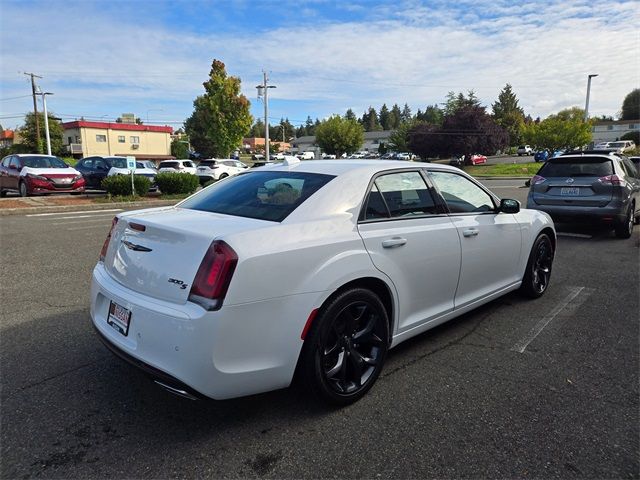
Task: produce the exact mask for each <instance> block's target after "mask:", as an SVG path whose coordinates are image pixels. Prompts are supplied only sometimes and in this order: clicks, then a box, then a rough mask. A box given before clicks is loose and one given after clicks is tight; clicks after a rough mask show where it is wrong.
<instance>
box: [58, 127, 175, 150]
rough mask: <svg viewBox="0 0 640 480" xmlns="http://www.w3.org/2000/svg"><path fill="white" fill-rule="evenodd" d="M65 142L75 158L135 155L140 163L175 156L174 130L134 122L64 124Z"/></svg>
mask: <svg viewBox="0 0 640 480" xmlns="http://www.w3.org/2000/svg"><path fill="white" fill-rule="evenodd" d="M62 126H63V127H64V137H63V142H64V145H65V146H66V148H67V150H68V151H69V153H70V154H71V155H73V156H74V157H78V158H82V157H88V156H91V155H100V156H123V157H124V156H134V157H136V158H137V159H139V160H166V159H171V158H173V157H172V156H171V134H172V133H173V128H171V127H160V126H155V125H138V124H130V123H111V122H88V121H85V120H78V121H74V122H66V123H63V124H62Z"/></svg>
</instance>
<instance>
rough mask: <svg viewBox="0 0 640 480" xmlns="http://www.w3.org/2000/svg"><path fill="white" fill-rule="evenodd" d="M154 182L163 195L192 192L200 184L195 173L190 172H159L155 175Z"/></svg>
mask: <svg viewBox="0 0 640 480" xmlns="http://www.w3.org/2000/svg"><path fill="white" fill-rule="evenodd" d="M156 183H157V184H158V188H159V189H160V191H161V192H162V193H163V194H165V195H174V194H176V193H193V192H195V191H196V189H197V188H198V185H200V181H199V180H198V177H197V175H191V174H190V173H164V172H163V173H159V174H158V175H156Z"/></svg>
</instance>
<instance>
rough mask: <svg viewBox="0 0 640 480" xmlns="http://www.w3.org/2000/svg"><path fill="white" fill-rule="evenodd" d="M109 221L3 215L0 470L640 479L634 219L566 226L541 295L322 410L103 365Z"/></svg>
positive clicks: (13, 474)
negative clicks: (224, 397) (196, 397)
mask: <svg viewBox="0 0 640 480" xmlns="http://www.w3.org/2000/svg"><path fill="white" fill-rule="evenodd" d="M486 183H487V184H488V185H489V186H490V187H492V188H494V191H495V192H496V193H497V194H498V195H500V196H502V197H514V198H518V199H520V200H522V199H523V198H524V197H523V196H524V195H526V189H523V188H519V186H520V183H522V182H520V181H512V182H510V181H507V180H504V181H495V182H492V181H487V182H486ZM115 213H116V212H114V211H104V210H103V211H101V212H85V211H80V212H64V213H57V214H46V215H41V214H38V215H37V216H25V215H14V216H11V217H2V218H0V265H1V266H2V274H1V275H2V277H1V279H2V280H1V282H0V293H1V305H2V308H1V314H2V317H1V319H0V332H1V335H0V343H1V348H0V369H1V370H0V373H1V387H2V388H1V392H0V401H1V403H0V408H1V412H0V413H1V415H0V422H1V423H0V429H1V432H0V433H1V437H0V440H1V441H0V443H1V446H0V476H1V477H2V478H18V477H30V478H33V477H35V478H69V477H75V478H104V477H109V478H167V477H214V478H238V477H247V478H258V477H260V478H302V477H304V478H319V477H322V478H461V477H466V478H469V477H473V478H489V477H490V478H495V477H500V478H534V477H537V478H540V477H543V478H638V477H639V476H640V462H639V458H640V455H639V453H640V445H639V438H640V427H639V425H640V421H639V420H640V419H639V412H640V408H639V407H640V402H639V393H640V389H639V381H638V371H640V364H639V361H640V360H639V358H640V355H639V352H640V346H639V341H638V339H639V338H640V326H639V325H640V318H639V312H640V290H639V288H640V287H639V285H640V271H639V270H640V269H639V268H638V265H639V264H640V231H639V230H640V229H636V231H635V232H634V235H633V237H632V238H631V239H629V240H618V239H616V238H615V237H614V236H613V234H612V233H610V232H606V231H601V230H597V229H593V228H588V227H582V228H564V227H563V232H562V234H561V236H560V237H559V241H558V251H557V256H556V261H555V264H554V271H553V276H552V283H551V286H550V289H549V290H548V292H547V294H546V295H545V296H544V297H543V298H541V299H539V300H536V301H530V300H525V299H522V298H521V297H519V296H518V295H517V294H515V293H514V294H509V295H507V296H505V297H503V298H501V299H499V300H497V301H494V302H492V303H490V304H488V305H485V306H484V307H482V308H480V309H479V310H476V311H475V312H472V313H469V314H467V315H464V316H462V317H460V318H458V319H456V320H453V321H451V322H449V323H447V324H445V325H442V326H440V327H438V328H436V329H434V330H432V331H430V332H427V333H426V334H423V335H421V336H419V337H417V338H414V339H412V340H409V341H407V342H405V343H403V344H401V345H400V346H399V347H398V348H397V349H394V350H392V351H391V353H390V356H389V358H388V361H387V364H386V366H385V369H384V371H383V373H382V376H381V378H380V379H379V380H378V382H377V384H376V386H375V387H374V388H373V390H372V391H371V392H370V393H369V394H368V395H367V396H366V397H365V398H364V399H362V400H361V401H360V402H358V403H356V404H354V405H352V406H350V407H348V408H344V409H341V410H334V409H328V408H325V407H323V406H320V405H317V404H315V403H314V402H310V401H309V400H308V398H307V397H306V395H305V393H304V392H300V391H299V390H297V389H287V390H282V391H277V392H272V393H268V394H263V395H258V396H254V397H249V398H242V399H236V400H228V401H224V402H215V401H202V402H192V401H189V400H184V399H180V398H177V397H173V396H171V395H170V394H168V393H166V392H164V391H163V390H160V389H159V388H157V387H156V386H154V385H153V384H152V383H151V382H150V381H149V380H148V379H147V378H146V377H145V376H144V375H142V374H141V373H139V372H138V371H135V370H133V369H132V368H131V367H129V366H128V365H125V364H123V363H122V362H121V361H119V360H118V359H116V358H115V357H113V356H112V355H111V354H110V353H109V352H108V351H107V350H106V349H105V348H104V347H103V346H102V344H101V343H100V342H99V340H98V339H97V338H96V336H95V334H94V332H93V329H92V327H91V324H90V319H89V313H88V293H89V282H90V276H91V270H92V268H93V266H94V264H95V262H96V260H97V256H98V253H99V251H100V247H101V246H102V243H103V241H104V238H105V235H106V232H107V230H108V226H109V224H110V222H111V218H112V217H113V215H114V214H115Z"/></svg>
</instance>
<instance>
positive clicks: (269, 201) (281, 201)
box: [178, 171, 335, 222]
mask: <svg viewBox="0 0 640 480" xmlns="http://www.w3.org/2000/svg"><path fill="white" fill-rule="evenodd" d="M333 178H335V177H334V176H332V175H324V174H317V173H302V172H255V171H254V172H251V173H243V174H240V175H236V176H234V177H230V178H229V179H227V180H225V181H224V182H219V183H215V184H214V185H212V186H210V187H208V188H207V189H205V190H202V191H201V192H200V193H198V194H196V195H194V196H193V197H191V198H188V199H187V200H185V201H184V202H182V203H180V204H179V205H178V206H179V207H181V208H190V209H192V210H202V211H205V212H213V213H222V214H226V215H235V216H238V217H248V218H257V219H259V220H269V221H273V222H281V221H282V220H284V219H285V218H287V216H288V215H289V214H290V213H291V212H293V211H294V210H295V209H296V208H297V207H298V206H299V205H301V204H302V203H303V202H304V201H305V200H306V199H307V198H309V197H310V196H311V195H313V194H314V193H315V192H317V191H318V190H319V189H320V188H322V187H323V186H324V185H326V184H327V183H328V182H329V181H331V180H332V179H333Z"/></svg>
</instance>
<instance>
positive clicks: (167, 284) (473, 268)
mask: <svg viewBox="0 0 640 480" xmlns="http://www.w3.org/2000/svg"><path fill="white" fill-rule="evenodd" d="M389 220H392V221H389ZM555 245H556V236H555V230H554V226H553V222H552V221H551V219H550V218H549V216H548V215H547V214H545V213H542V212H538V211H535V210H520V204H519V203H518V202H517V201H516V200H509V199H502V200H500V199H499V198H498V197H496V196H495V195H494V194H492V193H491V192H490V191H489V190H487V189H486V187H484V186H483V185H482V184H480V183H479V182H477V181H476V180H475V179H473V178H472V177H470V176H468V175H466V174H464V173H463V172H461V171H459V170H457V169H454V168H451V167H449V166H446V165H437V164H422V163H421V164H416V163H413V162H394V161H389V162H385V161H380V160H371V161H366V160H365V161H349V160H345V161H340V162H336V161H330V160H324V161H323V160H318V161H314V162H300V161H298V160H293V159H292V160H285V161H284V162H283V163H282V164H275V165H272V166H270V167H268V168H262V169H256V170H251V171H249V172H246V173H243V174H242V175H237V176H234V177H231V178H229V179H227V180H225V181H224V182H219V183H216V184H213V185H212V186H210V187H209V188H206V189H203V190H201V191H199V192H198V193H196V194H194V195H192V196H191V197H189V198H188V199H186V200H184V201H182V202H180V203H179V204H177V205H176V206H174V207H166V208H163V209H157V208H156V209H152V210H148V211H145V210H140V211H135V212H122V213H119V214H118V215H116V217H115V218H114V220H113V223H112V227H111V231H110V233H109V235H108V236H107V239H106V241H105V242H104V246H103V248H102V251H101V253H100V260H99V262H98V264H97V265H96V267H95V268H94V270H93V280H92V287H91V309H90V312H91V318H92V321H93V325H94V326H95V329H96V331H97V332H98V335H99V337H100V338H101V339H102V341H103V342H104V343H105V344H106V345H107V346H108V347H109V348H110V349H111V350H112V351H113V352H114V353H116V354H117V355H118V356H120V357H122V358H124V359H125V360H128V361H129V362H131V363H132V364H133V365H135V366H137V367H139V368H141V369H143V370H145V371H147V372H148V373H149V374H150V375H152V376H153V377H154V378H155V379H156V382H157V383H159V384H160V385H161V386H163V387H164V388H166V389H168V390H169V391H171V392H173V393H176V394H179V395H183V396H186V397H189V398H197V397H202V396H205V397H211V398H215V399H224V398H232V397H238V396H242V395H251V394H255V393H259V392H264V391H268V390H273V389H278V388H284V387H287V386H288V385H289V384H290V383H291V381H292V379H293V377H294V373H295V372H296V370H297V374H298V379H299V381H301V382H302V383H303V384H305V385H306V386H307V390H308V391H310V392H313V393H314V394H316V395H317V396H319V397H320V398H322V399H324V400H326V401H328V402H331V403H335V404H339V405H344V404H348V403H351V402H354V401H356V400H358V399H359V398H360V397H362V396H363V395H364V394H365V393H366V392H367V391H368V390H369V389H370V388H371V387H372V386H373V384H374V382H375V381H376V378H377V377H378V376H379V374H380V372H381V370H382V368H383V365H384V362H385V358H386V355H387V351H388V349H389V348H391V347H395V346H396V345H398V344H399V343H401V342H403V341H405V340H407V339H409V338H411V337H413V336H415V335H417V334H419V333H421V332H424V331H425V330H428V329H430V328H432V327H435V326H436V325H438V324H441V323H442V322H444V321H446V320H449V319H451V318H454V317H457V316H458V315H462V314H464V313H466V312H468V311H469V310H471V309H473V308H475V307H478V306H480V305H482V304H485V303H487V302H490V301H492V300H494V299H495V298H498V297H499V296H501V295H504V294H506V293H507V292H510V291H513V290H517V289H520V290H521V291H522V292H523V293H524V294H525V295H527V296H529V297H533V298H536V297H539V296H541V295H543V294H544V293H545V291H546V290H547V288H548V286H549V281H550V275H551V269H552V264H553V257H554V251H555ZM123 383H126V381H125V380H122V382H121V386H122V384H123ZM389 395H393V392H389Z"/></svg>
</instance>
